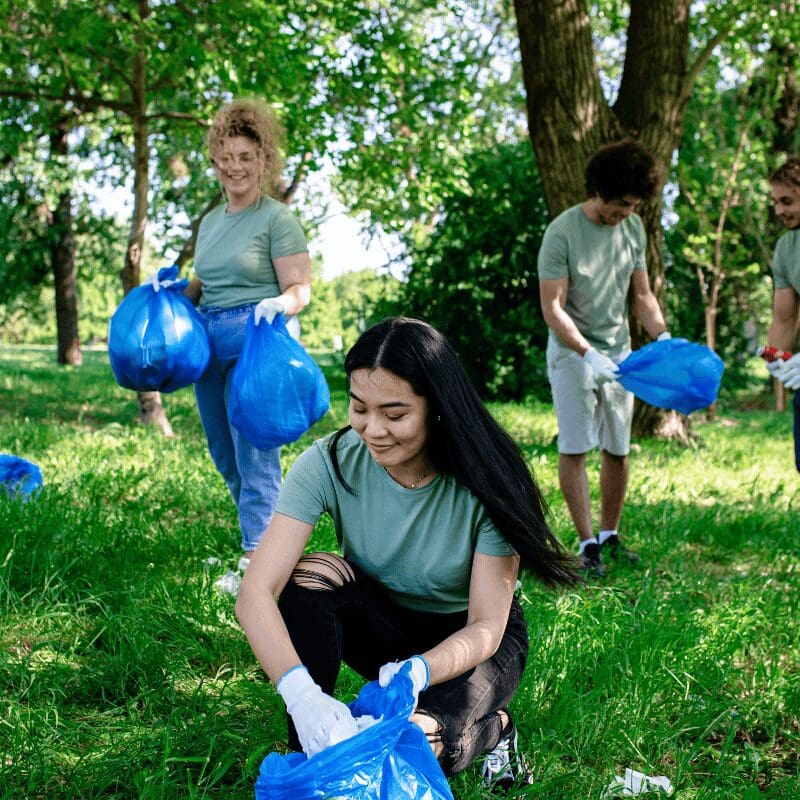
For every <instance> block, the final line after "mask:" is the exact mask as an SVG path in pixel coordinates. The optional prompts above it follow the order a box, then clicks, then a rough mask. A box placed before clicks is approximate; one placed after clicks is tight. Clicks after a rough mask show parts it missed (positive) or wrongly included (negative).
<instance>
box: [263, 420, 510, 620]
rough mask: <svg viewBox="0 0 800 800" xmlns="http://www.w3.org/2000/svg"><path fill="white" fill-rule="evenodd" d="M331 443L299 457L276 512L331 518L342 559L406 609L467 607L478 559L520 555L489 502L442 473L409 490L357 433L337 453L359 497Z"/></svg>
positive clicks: (309, 519) (349, 434)
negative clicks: (499, 526) (493, 517)
mask: <svg viewBox="0 0 800 800" xmlns="http://www.w3.org/2000/svg"><path fill="white" fill-rule="evenodd" d="M330 440H331V436H328V437H326V438H324V439H321V440H319V441H317V442H315V443H314V444H313V445H312V446H311V447H309V448H308V450H306V451H305V452H304V453H303V454H302V455H301V456H300V457H299V458H298V459H297V461H296V462H295V464H294V465H293V466H292V468H291V469H290V470H289V473H288V475H287V476H286V480H285V481H284V484H283V487H282V488H281V492H280V496H279V498H278V503H277V506H276V508H275V510H276V511H277V512H279V513H281V514H285V515H286V516H288V517H292V518H293V519H299V520H302V521H303V522H308V523H311V524H312V525H313V524H314V523H316V521H317V520H318V519H319V517H320V516H321V515H322V514H323V513H324V512H327V513H328V514H330V516H331V518H332V519H333V524H334V527H335V529H336V536H337V538H338V540H339V545H340V547H341V549H342V555H344V556H345V557H346V558H348V559H350V560H352V561H354V562H355V563H356V564H358V566H359V567H361V569H362V570H364V572H365V573H366V574H367V575H369V576H370V577H372V578H373V579H374V580H376V581H378V582H379V583H381V584H382V585H383V586H384V587H385V589H386V590H387V593H388V594H389V595H390V596H391V597H392V598H393V599H394V600H395V601H396V602H397V603H398V604H399V605H401V606H404V607H407V608H412V609H416V610H419V611H432V612H437V613H450V612H455V611H463V610H464V609H466V608H467V606H468V604H469V582H470V573H471V570H472V559H473V555H474V554H475V553H476V552H477V553H483V554H487V555H493V556H508V555H513V553H514V550H513V548H512V547H511V546H510V545H509V544H508V542H507V541H506V540H505V539H504V538H503V536H502V535H501V534H500V533H499V532H498V530H497V528H496V527H495V526H494V523H493V522H492V521H491V520H490V519H489V516H488V515H487V513H486V509H485V508H484V507H483V504H482V503H481V502H480V501H478V500H477V499H476V498H475V497H474V496H473V495H472V494H471V493H470V492H469V491H468V490H467V489H465V488H464V487H463V486H461V485H459V484H458V483H456V481H455V480H454V479H453V478H450V477H443V476H441V475H438V476H437V477H436V478H434V479H433V480H432V481H431V482H430V483H429V484H427V485H426V486H423V487H421V488H419V489H405V488H404V487H402V486H401V485H400V484H399V483H397V482H396V481H394V480H392V478H391V477H389V475H388V474H387V473H386V471H385V470H384V469H383V468H382V467H380V466H378V464H376V463H375V461H374V459H373V458H372V456H371V455H370V454H369V450H367V447H366V445H365V444H364V443H363V442H362V441H361V438H360V437H359V436H358V434H357V433H356V432H355V431H353V430H350V431H347V433H345V434H344V435H343V436H342V438H341V439H340V440H339V444H338V447H337V453H338V456H339V466H340V468H341V471H342V475H343V476H344V478H345V480H346V481H347V482H348V483H349V484H350V486H351V487H352V488H353V489H354V491H355V492H356V494H355V495H352V494H350V493H349V492H348V491H347V489H345V488H344V486H342V484H341V483H340V482H339V480H338V478H337V477H336V474H335V473H334V471H333V464H332V462H331V458H330V452H329V444H330Z"/></svg>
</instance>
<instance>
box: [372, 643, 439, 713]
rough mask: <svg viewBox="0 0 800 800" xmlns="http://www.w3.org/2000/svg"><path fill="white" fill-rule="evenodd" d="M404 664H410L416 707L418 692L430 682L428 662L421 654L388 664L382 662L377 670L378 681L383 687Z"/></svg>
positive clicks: (415, 705) (415, 704)
mask: <svg viewBox="0 0 800 800" xmlns="http://www.w3.org/2000/svg"><path fill="white" fill-rule="evenodd" d="M404 664H411V672H410V674H409V677H410V678H411V691H412V692H413V693H414V708H416V707H417V700H419V693H420V692H422V691H424V690H425V689H427V688H428V684H429V683H430V682H431V672H430V670H429V669H428V662H427V661H426V660H425V659H424V658H423V657H422V656H411V658H407V659H406V660H405V661H390V662H389V663H388V664H384V665H383V666H382V667H381V668H380V670H379V672H378V683H379V684H380V685H381V686H384V687H386V686H388V685H389V683H391V680H392V678H394V676H395V675H397V673H398V672H399V671H400V667H402V666H403V665H404Z"/></svg>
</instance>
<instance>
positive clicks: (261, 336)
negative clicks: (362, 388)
mask: <svg viewBox="0 0 800 800" xmlns="http://www.w3.org/2000/svg"><path fill="white" fill-rule="evenodd" d="M330 403H331V394H330V391H329V389H328V384H327V383H326V382H325V376H324V375H323V374H322V370H320V368H319V367H318V366H317V365H316V364H315V363H314V359H313V358H311V356H310V355H309V354H308V353H306V351H305V350H304V349H303V346H302V345H301V344H300V343H299V342H296V341H295V340H294V339H292V337H291V336H290V335H289V332H288V331H287V330H286V322H285V321H284V318H283V314H277V315H276V317H275V319H274V320H273V321H272V324H271V325H268V324H267V323H266V322H264V321H262V322H261V324H260V325H256V324H255V317H254V315H253V314H251V315H250V318H249V319H248V320H247V328H246V329H245V334H244V344H243V345H242V353H241V355H240V356H239V360H238V361H237V362H236V366H235V367H234V368H233V375H232V377H231V388H230V392H229V393H228V419H230V421H231V424H232V425H233V426H234V427H235V428H236V430H238V431H239V432H240V433H241V434H242V435H243V436H244V437H245V438H246V439H247V441H249V442H250V443H251V444H252V445H253V446H254V447H257V448H258V449H259V450H271V449H272V448H274V447H280V446H281V445H283V444H289V442H293V441H295V439H298V438H299V437H300V436H302V435H303V434H304V433H305V432H306V431H307V430H308V429H309V428H310V427H311V426H312V425H313V424H314V423H315V422H316V421H317V420H318V419H319V418H320V417H321V416H322V415H323V414H324V413H325V412H326V411H327V410H328V406H329V405H330Z"/></svg>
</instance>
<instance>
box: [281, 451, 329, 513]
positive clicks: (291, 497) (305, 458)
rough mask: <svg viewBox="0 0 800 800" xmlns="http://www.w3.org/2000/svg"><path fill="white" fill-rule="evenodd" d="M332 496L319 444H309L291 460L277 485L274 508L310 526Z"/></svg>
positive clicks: (327, 472)
mask: <svg viewBox="0 0 800 800" xmlns="http://www.w3.org/2000/svg"><path fill="white" fill-rule="evenodd" d="M334 496H335V492H334V491H333V485H332V480H331V474H330V472H329V471H328V468H327V464H326V461H325V456H324V454H323V453H322V450H321V446H320V445H312V446H311V447H309V448H308V450H306V451H304V452H303V453H302V454H301V455H300V457H299V458H298V459H297V461H295V462H294V464H293V465H292V467H291V468H290V470H289V472H288V473H287V475H286V478H285V479H284V481H283V485H282V486H281V491H280V494H279V495H278V502H277V503H276V505H275V511H276V512H277V513H279V514H284V515H285V516H287V517H292V519H299V520H300V521H302V522H308V523H310V524H311V525H314V524H315V523H316V521H317V520H318V519H319V518H320V517H321V516H322V514H323V513H325V512H326V511H330V510H331V509H330V507H331V502H332V500H331V498H333V497H334Z"/></svg>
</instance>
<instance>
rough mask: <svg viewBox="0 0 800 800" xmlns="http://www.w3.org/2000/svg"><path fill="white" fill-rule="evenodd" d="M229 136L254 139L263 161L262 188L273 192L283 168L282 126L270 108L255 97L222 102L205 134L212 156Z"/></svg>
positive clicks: (272, 193)
mask: <svg viewBox="0 0 800 800" xmlns="http://www.w3.org/2000/svg"><path fill="white" fill-rule="evenodd" d="M231 136H244V137H245V138H247V139H250V140H251V141H253V142H255V144H256V145H257V146H258V149H259V151H260V152H261V156H262V157H263V161H264V171H263V173H262V175H261V188H262V190H263V191H264V192H266V193H267V194H269V195H272V196H274V195H276V194H277V192H278V188H279V186H280V179H281V173H282V172H283V152H282V150H283V143H284V137H285V130H284V127H283V125H282V124H281V122H280V120H279V119H278V117H277V115H276V114H275V112H274V111H273V110H272V108H271V107H270V106H269V105H267V103H265V102H264V101H263V100H259V99H257V98H245V99H241V100H233V101H232V102H230V103H228V104H227V105H225V106H223V107H222V108H221V109H220V110H219V111H218V112H217V115H216V116H215V117H214V121H213V122H212V123H211V127H210V128H209V129H208V135H207V136H206V142H207V144H208V149H209V151H210V153H211V157H212V159H213V158H215V157H216V156H217V155H219V154H220V153H221V151H222V147H223V144H224V142H225V140H226V139H228V138H230V137H231Z"/></svg>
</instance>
